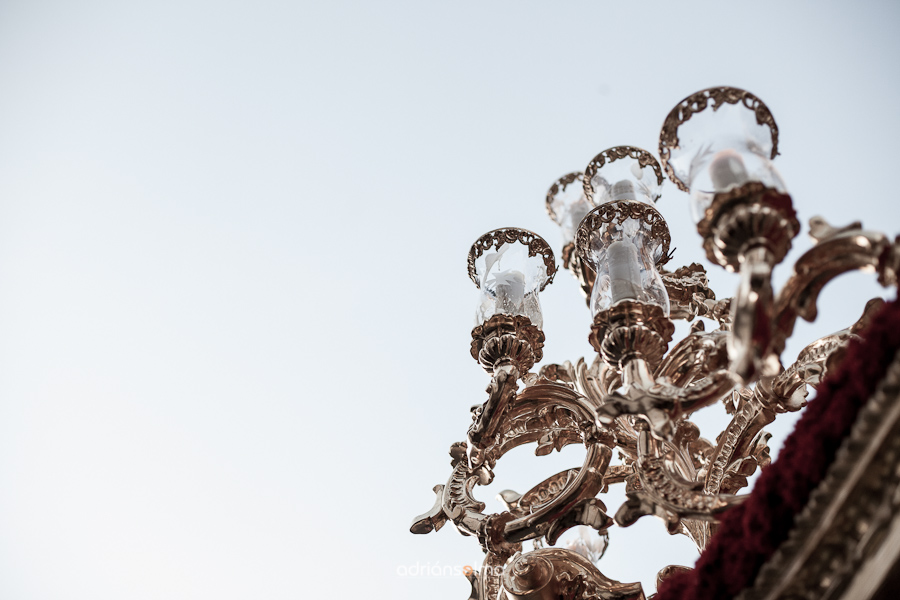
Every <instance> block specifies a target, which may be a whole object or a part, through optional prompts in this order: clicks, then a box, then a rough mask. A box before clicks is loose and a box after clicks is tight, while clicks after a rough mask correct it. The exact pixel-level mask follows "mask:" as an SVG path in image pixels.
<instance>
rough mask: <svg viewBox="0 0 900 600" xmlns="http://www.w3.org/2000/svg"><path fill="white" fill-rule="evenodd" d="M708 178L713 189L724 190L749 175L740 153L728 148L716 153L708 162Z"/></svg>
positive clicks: (743, 181)
mask: <svg viewBox="0 0 900 600" xmlns="http://www.w3.org/2000/svg"><path fill="white" fill-rule="evenodd" d="M709 178H710V179H711V180H712V184H713V189H714V190H715V191H717V192H724V191H726V190H728V189H729V188H731V187H734V186H738V185H741V184H742V183H745V182H746V181H747V180H748V179H749V176H748V175H747V169H746V168H745V167H744V159H742V158H741V155H740V154H738V153H737V152H735V151H734V150H731V149H728V150H722V151H721V152H719V153H717V154H716V155H715V156H714V157H713V159H712V162H710V163H709Z"/></svg>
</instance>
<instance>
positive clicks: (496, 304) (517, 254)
mask: <svg viewBox="0 0 900 600" xmlns="http://www.w3.org/2000/svg"><path fill="white" fill-rule="evenodd" d="M555 273H556V264H555V262H554V258H553V252H552V250H550V246H549V245H548V244H547V242H546V241H544V239H543V238H542V237H540V236H539V235H537V234H535V233H532V232H530V231H527V230H525V229H517V228H505V229H496V230H494V231H491V232H489V233H486V234H484V235H483V236H481V237H480V238H478V240H477V241H476V242H475V243H474V244H473V245H472V249H471V250H470V251H469V277H471V279H472V281H474V282H475V285H476V286H478V290H479V294H478V306H477V309H476V311H475V324H476V325H481V324H483V323H484V322H485V321H487V320H488V319H490V318H491V317H493V316H494V315H498V314H502V315H508V316H516V315H521V316H525V317H528V318H529V319H530V320H531V323H532V324H533V325H535V326H536V327H538V328H540V327H542V326H543V324H544V319H543V315H542V314H541V303H540V300H539V299H538V294H539V293H540V291H541V290H543V289H544V288H545V287H547V285H548V284H549V283H550V282H551V281H552V279H553V275H554V274H555Z"/></svg>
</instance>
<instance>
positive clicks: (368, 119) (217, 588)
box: [0, 0, 900, 600]
mask: <svg viewBox="0 0 900 600" xmlns="http://www.w3.org/2000/svg"><path fill="white" fill-rule="evenodd" d="M898 25H900V4H897V3H896V2H891V1H887V0H885V1H869V2H856V3H852V4H851V3H848V2H831V1H818V2H812V1H808V2H799V1H785V0H782V1H779V2H767V1H756V2H746V3H741V4H737V3H731V2H722V1H721V0H719V1H715V2H713V1H710V2H684V1H682V2H656V3H652V2H624V1H623V2H617V3H613V2H604V1H594V2H580V3H579V2H556V3H549V2H548V3H537V2H477V3H476V2H451V3H446V2H445V3H436V2H428V3H426V2H393V1H386V2H345V1H340V0H337V1H334V0H332V1H329V2H318V3H312V2H308V1H306V2H304V1H299V2H274V1H268V0H265V1H257V2H252V3H251V2H245V3H238V2H223V1H219V2H213V1H202V0H179V1H177V2H175V1H166V0H154V1H153V2H149V1H147V2H128V1H121V0H120V1H109V2H88V1H85V2H77V1H73V2H41V1H39V0H29V1H27V2H26V1H22V2H18V1H14V0H2V1H0V365H2V366H0V597H2V598H4V599H10V600H48V599H49V600H56V599H59V600H123V599H136V600H137V599H141V600H143V599H161V598H165V599H195V598H196V599H206V598H210V599H216V600H231V599H245V598H246V599H251V598H252V599H256V598H267V599H269V600H279V599H300V598H315V597H328V598H360V597H366V598H385V599H387V598H390V599H391V600H397V599H407V598H408V599H414V598H415V599H419V598H430V599H439V600H444V599H447V600H451V599H453V600H462V599H464V598H466V597H467V596H466V595H467V593H468V583H467V582H466V581H465V580H464V579H463V578H462V577H459V576H457V577H447V578H444V577H433V576H423V575H421V574H420V575H418V576H410V575H409V574H408V573H409V572H410V568H411V567H413V566H415V565H420V566H426V565H427V566H434V565H440V566H451V567H458V568H461V567H462V566H464V565H472V566H474V567H476V568H477V567H478V566H479V565H480V561H481V559H482V554H481V552H480V550H479V548H478V545H477V542H476V541H475V540H473V539H472V538H464V537H462V536H460V535H459V534H458V533H457V532H455V531H454V530H453V528H452V527H451V526H448V527H446V528H444V529H443V530H441V531H439V532H437V533H432V534H429V535H427V536H413V535H411V534H410V533H409V531H408V528H409V525H410V522H411V520H412V518H413V517H414V516H415V515H417V514H419V513H422V512H424V511H426V510H427V509H429V508H430V507H431V505H432V502H433V494H432V492H431V488H432V486H433V485H435V484H437V483H444V482H445V481H446V478H447V476H448V475H449V457H448V455H447V451H448V449H449V447H450V445H451V444H452V443H453V442H456V441H460V440H463V439H464V438H465V432H466V428H467V427H468V424H469V422H470V415H469V407H470V406H471V405H472V404H475V403H480V402H482V401H483V400H484V398H485V394H484V387H485V386H486V385H487V383H488V378H487V376H486V375H485V374H484V373H483V372H482V371H481V369H480V368H479V367H478V366H477V364H476V363H475V362H474V361H473V360H472V359H471V357H470V356H469V351H468V345H469V339H470V336H469V332H470V328H471V327H472V322H473V316H474V310H475V299H476V297H475V288H474V286H473V285H472V283H471V282H470V281H469V280H468V278H467V277H466V267H465V261H466V253H467V251H468V248H469V246H470V244H471V243H472V242H473V241H474V240H475V239H476V238H477V237H478V236H479V235H480V234H481V233H483V232H485V231H487V230H490V229H493V228H496V227H501V226H510V225H511V226H520V227H526V228H529V229H532V230H534V231H537V232H539V233H541V234H542V235H544V237H546V239H547V240H548V241H549V242H550V243H551V244H552V245H553V246H554V249H555V250H556V251H557V253H559V245H560V244H559V242H560V236H559V233H558V231H557V229H556V226H555V225H554V224H553V223H552V222H551V221H550V220H549V219H548V218H547V216H546V214H545V212H544V206H543V198H544V194H545V192H546V190H547V188H548V187H549V185H550V184H551V183H552V182H553V181H554V180H555V179H556V178H557V177H559V176H560V175H562V174H564V173H567V172H569V171H572V170H578V169H582V168H583V167H584V166H585V165H586V164H587V162H588V161H589V160H590V159H591V158H592V157H593V156H594V155H595V154H597V153H598V152H599V151H601V150H603V149H605V148H608V147H610V146H614V145H618V144H630V145H636V146H640V147H643V148H646V149H648V150H650V151H652V152H653V153H654V154H656V153H657V139H658V134H659V128H660V126H661V124H662V121H663V119H664V117H665V116H666V114H667V113H668V111H669V109H670V108H672V106H674V105H675V104H676V103H677V102H678V101H679V100H681V99H682V98H683V97H684V96H686V95H688V94H690V93H692V92H694V91H697V90H699V89H702V88H705V87H709V86H713V85H733V86H738V87H743V88H746V89H749V90H750V91H752V92H754V93H755V94H757V95H758V96H760V97H761V98H762V99H763V100H764V101H765V102H766V103H767V104H768V106H769V107H770V108H771V110H772V112H773V113H774V115H775V117H776V119H777V121H778V125H779V127H780V130H781V139H780V149H781V152H782V156H780V157H779V158H778V159H777V160H776V163H775V164H776V166H777V167H778V168H779V170H780V172H781V174H782V176H783V177H784V180H785V181H786V183H787V185H788V187H789V189H790V191H791V192H792V194H793V197H794V202H795V206H796V207H797V210H798V212H799V214H800V216H801V220H802V222H803V223H804V231H803V233H802V234H801V236H800V237H799V238H798V239H797V241H796V243H795V251H794V252H793V253H792V254H791V256H790V257H789V258H788V261H792V260H794V259H795V258H796V257H797V256H798V254H799V252H801V251H802V250H804V249H806V248H808V247H809V245H810V243H809V241H808V238H807V235H806V232H807V228H806V225H805V224H806V222H807V220H808V219H809V217H812V216H813V215H817V214H821V215H824V216H825V217H826V218H827V219H829V220H830V221H832V222H833V223H835V224H845V223H847V222H849V221H852V220H856V219H861V220H863V222H864V223H865V224H866V225H869V226H872V227H874V228H878V229H881V230H883V231H886V232H888V233H890V234H891V235H895V234H897V233H900V211H898V209H897V200H898V199H897V191H896V188H897V186H896V183H895V181H894V179H895V178H894V176H893V173H894V172H895V171H896V167H895V164H894V161H895V160H896V157H897V154H896V143H897V140H898V139H900V116H898V115H900V111H898V109H897V98H898V95H900V72H898V68H897V64H898V60H900V38H898V36H897V34H896V32H897V28H898ZM658 207H659V209H660V211H661V212H662V213H663V215H664V216H665V217H666V219H667V220H668V222H669V224H670V227H671V229H672V238H673V247H677V250H676V253H675V259H674V261H673V263H671V264H672V265H673V266H678V265H681V264H688V263H690V262H693V261H704V262H705V260H704V257H703V254H702V251H701V250H700V240H699V237H698V235H697V234H696V231H695V228H694V226H693V224H692V223H691V221H690V217H689V210H688V201H687V196H686V194H684V193H682V192H680V191H678V190H677V188H676V187H675V186H674V185H672V184H671V183H668V182H667V183H666V184H665V186H664V187H663V194H662V198H661V199H660V201H659V204H658ZM557 255H558V254H557ZM708 268H709V270H710V272H711V278H712V280H713V283H714V286H715V289H716V291H717V293H718V295H719V296H720V297H726V296H729V295H731V294H732V293H733V290H734V287H735V283H736V280H735V277H734V276H733V275H728V274H725V273H723V272H721V269H718V268H713V267H711V266H708ZM788 272H789V270H788V268H787V267H781V268H780V269H778V270H777V271H776V280H777V281H778V282H783V281H784V280H785V278H786V277H787V273H788ZM881 293H883V291H882V290H881V289H880V288H879V287H878V286H877V285H876V284H875V283H874V277H872V276H871V275H868V274H858V275H850V276H846V277H844V278H843V279H841V280H840V281H839V282H838V283H836V284H834V285H833V286H832V287H830V288H828V289H827V290H826V292H825V293H824V294H823V298H822V300H823V301H822V304H821V311H820V318H819V321H818V322H817V323H815V324H813V325H807V324H803V325H802V326H798V327H797V330H796V334H795V340H794V341H792V343H791V344H790V345H789V347H788V349H787V351H786V353H785V358H786V359H793V357H794V356H796V353H797V351H798V350H799V349H800V348H801V347H802V346H804V345H805V344H806V343H808V342H809V341H812V340H813V339H815V338H817V337H819V336H821V335H825V334H828V333H831V332H832V331H835V330H837V329H840V328H842V327H844V326H846V325H848V324H849V323H851V322H853V321H854V320H855V319H856V318H857V316H858V314H859V312H860V310H861V307H862V303H863V302H864V300H866V299H868V298H870V297H872V296H874V295H878V294H881ZM542 302H543V307H544V323H545V331H546V334H547V344H546V348H545V358H546V361H548V362H561V361H563V360H566V359H572V360H575V359H577V358H578V357H579V356H588V357H589V358H592V350H591V348H590V346H589V345H588V343H587V334H588V327H589V322H590V315H589V312H588V310H587V308H586V306H585V304H584V302H583V300H582V299H581V297H580V295H579V293H578V291H577V286H576V285H575V282H574V280H573V279H572V278H571V277H570V276H569V274H568V273H566V272H560V273H559V274H558V276H557V278H556V282H555V283H554V284H553V285H551V286H549V287H548V288H547V290H546V292H544V294H543V297H542ZM680 331H682V332H683V331H684V329H683V328H682V329H681V330H680ZM718 410H719V409H718V408H710V409H708V412H709V413H710V414H709V415H701V416H699V417H698V419H697V421H698V422H699V423H701V425H702V426H703V428H702V432H703V435H704V436H705V437H707V438H710V439H714V438H715V436H716V435H717V434H718V433H719V430H720V429H721V426H722V423H723V422H724V420H723V419H724V417H723V414H724V413H723V414H716V411H718ZM789 421H790V418H788V419H787V421H786V424H783V425H780V426H776V428H774V429H773V431H774V432H775V433H776V437H775V439H774V440H773V444H777V443H778V440H779V439H783V436H784V435H786V432H787V431H789ZM520 450H521V451H520V452H514V453H512V454H511V455H510V456H508V457H507V458H506V459H504V461H503V462H501V463H500V464H499V465H498V468H497V483H496V484H494V485H492V486H491V487H490V488H489V489H487V490H478V491H477V492H476V494H477V495H478V496H479V497H481V498H483V499H484V500H485V501H486V502H487V503H488V510H490V511H498V510H500V507H499V505H498V504H497V503H496V502H495V501H494V500H493V496H494V495H495V494H496V492H497V491H499V490H500V489H503V488H507V487H509V488H513V489H516V490H518V491H519V492H524V491H525V490H527V489H528V488H529V487H531V485H533V484H535V483H537V482H538V481H540V480H541V479H543V478H544V477H546V476H547V475H549V474H551V473H554V472H556V471H558V470H560V469H563V468H566V467H570V466H577V465H579V464H580V461H581V457H582V456H583V450H582V449H579V448H567V449H566V450H565V451H563V453H562V454H561V455H554V456H552V457H546V458H540V459H536V458H534V457H533V456H530V454H529V453H530V451H531V450H530V449H528V448H524V449H520ZM616 493H618V492H616ZM620 502H621V494H619V495H615V494H612V495H611V497H610V498H609V499H608V502H607V504H608V507H609V509H610V512H615V510H616V509H617V508H618V505H619V503H620ZM695 558H696V553H695V552H694V551H693V550H692V545H691V543H690V541H689V540H688V539H687V538H684V537H670V536H668V535H667V534H666V533H665V529H664V526H663V524H662V522H661V521H658V520H655V519H653V518H650V517H647V518H645V519H642V520H641V521H639V522H638V523H637V524H636V525H634V526H633V527H632V528H629V529H627V530H616V531H613V533H612V544H611V546H610V548H609V551H608V552H607V555H606V556H605V557H604V558H603V560H602V561H601V564H600V566H601V569H602V570H603V572H604V573H605V574H606V575H607V576H609V577H612V578H614V579H619V580H621V581H636V580H641V581H643V582H644V585H645V590H647V591H648V592H650V591H652V582H653V580H654V577H655V573H656V571H658V570H659V569H660V568H662V567H663V566H665V565H667V564H670V563H680V564H688V565H690V564H692V563H693V561H694V560H695ZM403 573H407V576H405V577H404V576H402V574H403Z"/></svg>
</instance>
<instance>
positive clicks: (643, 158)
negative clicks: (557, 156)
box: [584, 146, 663, 206]
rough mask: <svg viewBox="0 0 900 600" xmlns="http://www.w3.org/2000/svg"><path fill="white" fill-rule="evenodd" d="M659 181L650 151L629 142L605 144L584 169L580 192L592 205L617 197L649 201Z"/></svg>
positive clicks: (653, 199)
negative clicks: (605, 147)
mask: <svg viewBox="0 0 900 600" xmlns="http://www.w3.org/2000/svg"><path fill="white" fill-rule="evenodd" d="M662 182H663V176H662V169H661V168H660V166H659V163H658V162H657V161H656V159H655V158H654V157H653V155H652V154H650V153H649V152H647V151H646V150H642V149H640V148H635V147H633V146H615V147H614V148H608V149H606V150H604V151H603V152H601V153H600V154H598V155H597V156H595V157H594V158H593V160H591V162H590V163H588V166H587V168H586V169H585V170H584V193H585V196H586V197H587V198H588V200H590V201H591V202H592V204H593V205H594V206H600V205H601V204H605V203H607V202H615V201H618V200H632V201H636V202H647V203H650V204H653V203H655V202H656V200H657V199H658V198H659V190H660V186H661V185H662Z"/></svg>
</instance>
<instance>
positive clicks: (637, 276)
mask: <svg viewBox="0 0 900 600" xmlns="http://www.w3.org/2000/svg"><path fill="white" fill-rule="evenodd" d="M607 257H608V259H609V287H610V294H611V295H612V301H613V303H615V302H618V301H619V300H637V299H638V298H639V297H640V294H641V290H642V286H641V263H640V261H639V259H638V253H637V246H635V245H634V243H632V242H631V241H630V240H627V239H626V240H621V241H618V242H613V243H612V244H610V246H609V249H608V250H607Z"/></svg>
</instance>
